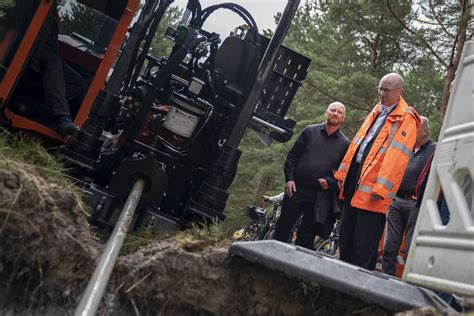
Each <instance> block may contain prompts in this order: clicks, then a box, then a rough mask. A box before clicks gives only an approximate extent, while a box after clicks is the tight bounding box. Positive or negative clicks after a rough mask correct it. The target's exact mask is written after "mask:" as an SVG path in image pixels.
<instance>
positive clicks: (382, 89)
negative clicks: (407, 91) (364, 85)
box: [376, 87, 401, 92]
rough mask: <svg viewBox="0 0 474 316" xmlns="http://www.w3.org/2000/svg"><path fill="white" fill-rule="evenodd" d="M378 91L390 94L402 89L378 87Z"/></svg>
mask: <svg viewBox="0 0 474 316" xmlns="http://www.w3.org/2000/svg"><path fill="white" fill-rule="evenodd" d="M376 89H377V91H378V92H390V91H393V90H398V89H401V88H393V89H389V88H385V87H376Z"/></svg>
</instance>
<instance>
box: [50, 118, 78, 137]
mask: <svg viewBox="0 0 474 316" xmlns="http://www.w3.org/2000/svg"><path fill="white" fill-rule="evenodd" d="M53 121H54V127H53V128H54V130H56V132H58V133H59V134H61V135H63V136H66V135H72V134H74V132H75V131H76V130H77V129H79V127H77V125H76V124H74V123H73V122H72V120H71V118H70V117H69V116H67V115H60V116H55V117H54V118H53Z"/></svg>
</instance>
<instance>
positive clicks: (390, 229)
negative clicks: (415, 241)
mask: <svg viewBox="0 0 474 316" xmlns="http://www.w3.org/2000/svg"><path fill="white" fill-rule="evenodd" d="M418 212H419V208H418V207H416V201H414V200H409V199H403V198H401V197H395V198H394V199H393V202H392V204H391V205H390V208H389V209H388V213H387V231H386V235H385V240H384V246H383V263H382V269H383V272H384V273H387V274H390V275H395V272H396V266H397V257H398V251H399V249H400V245H401V243H402V238H403V233H405V231H406V233H405V234H406V235H405V245H406V248H405V253H406V254H407V255H408V251H409V249H410V243H411V239H412V237H413V232H414V231H415V225H416V219H417V218H418Z"/></svg>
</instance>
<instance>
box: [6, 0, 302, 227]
mask: <svg viewBox="0 0 474 316" xmlns="http://www.w3.org/2000/svg"><path fill="white" fill-rule="evenodd" d="M171 3H172V1H171V0H161V1H158V0H149V1H146V3H144V4H143V5H142V6H141V3H140V1H139V0H100V1H87V0H78V1H77V2H76V1H69V2H67V3H66V4H64V5H63V6H62V7H59V8H60V10H59V17H61V16H62V17H63V19H65V17H66V18H67V21H66V19H65V21H63V22H61V21H59V25H60V34H59V36H58V40H59V54H60V56H61V57H62V58H63V59H64V62H66V63H68V64H69V65H71V66H72V67H73V68H74V69H75V70H76V71H77V72H79V73H80V74H81V75H82V76H83V77H84V78H85V79H86V82H87V83H88V84H87V88H86V91H85V92H84V93H83V96H82V99H79V100H78V99H76V100H68V101H70V102H69V105H70V110H71V114H72V116H73V120H74V123H75V124H76V125H77V126H79V127H80V129H79V130H78V131H77V132H76V133H75V134H74V135H72V136H71V137H65V136H61V135H60V134H58V133H57V132H56V131H55V130H54V129H51V128H49V127H48V125H47V122H45V121H44V120H42V116H41V114H42V113H38V112H39V111H38V108H37V105H38V104H39V103H40V102H44V92H43V82H42V77H41V73H40V69H38V67H37V66H36V65H35V62H34V56H35V54H36V51H37V50H39V49H41V45H44V43H43V42H42V40H41V38H42V33H43V32H46V31H47V30H46V29H45V28H46V25H47V23H48V18H50V17H51V15H52V14H51V11H54V10H56V1H51V0H28V1H25V0H17V1H16V2H15V5H13V6H10V7H7V8H6V9H5V11H6V12H5V14H4V17H3V18H2V19H1V21H3V22H2V24H1V26H0V32H1V33H0V35H1V38H2V44H1V49H0V61H1V63H2V70H1V71H2V72H1V74H0V75H1V77H0V78H1V83H0V111H1V114H2V118H3V125H4V126H5V125H7V126H9V127H10V128H13V129H20V130H26V131H29V132H31V133H35V134H36V135H40V136H41V137H42V138H43V139H44V138H47V139H48V140H49V141H50V142H51V141H53V142H55V144H56V145H57V146H60V147H59V149H58V153H59V155H60V156H61V157H62V158H63V159H64V160H65V162H66V163H67V164H68V166H69V167H70V168H71V170H72V172H73V173H74V174H75V175H76V176H77V178H78V179H80V180H81V183H83V185H84V189H85V190H86V191H87V192H88V196H87V202H88V204H89V205H90V207H91V208H92V210H93V213H94V221H95V222H96V223H97V224H100V225H103V226H107V227H114V226H115V223H116V222H117V219H118V217H119V215H120V207H121V206H123V205H124V203H125V201H126V198H127V197H128V195H129V193H130V191H131V188H132V187H133V184H134V183H135V182H136V181H137V180H138V179H141V180H143V181H144V187H143V192H142V194H141V197H140V201H139V204H138V212H137V214H136V216H134V218H133V226H134V227H137V226H141V227H150V228H153V229H163V228H166V227H175V226H179V227H181V228H182V227H188V226H189V225H191V224H192V223H194V222H197V221H198V222H202V221H204V222H211V221H214V220H220V221H222V220H224V218H225V215H224V212H223V211H224V208H225V205H226V200H227V197H228V192H227V191H228V188H229V186H230V185H231V183H232V181H233V178H234V176H235V173H236V170H237V164H238V161H239V158H240V154H241V152H240V151H239V150H238V146H239V143H240V140H241V139H242V137H243V135H244V131H245V129H246V127H250V128H252V129H253V130H254V131H255V132H257V133H258V135H259V137H260V138H261V139H262V140H263V141H264V142H265V143H267V144H270V143H271V142H272V141H273V140H276V141H279V142H285V141H287V140H289V139H290V138H291V136H292V133H293V128H294V126H295V122H294V121H293V120H290V119H287V118H286V117H285V115H286V113H287V111H288V109H289V106H290V104H291V101H292V99H293V97H294V96H295V93H296V91H297V89H298V88H299V87H300V86H301V84H302V82H303V80H304V78H305V76H306V72H307V69H308V66H309V64H310V60H309V59H308V58H306V57H304V56H302V55H300V54H298V53H296V52H294V51H292V50H291V49H289V48H287V47H285V46H282V45H281V43H282V40H283V38H284V36H285V33H286V31H287V29H288V26H289V25H290V22H291V20H292V15H293V14H294V12H295V10H296V9H297V5H295V4H292V6H291V7H289V8H287V10H286V12H285V15H283V16H282V20H281V21H280V25H279V27H278V28H277V29H276V31H275V33H274V36H273V37H272V39H271V40H270V39H269V38H267V37H264V36H262V35H261V34H260V33H259V30H258V26H257V24H256V22H255V20H254V19H253V17H252V16H251V15H250V14H249V12H248V11H247V10H246V9H245V8H243V7H241V6H240V5H237V4H232V3H224V4H217V5H212V6H210V7H207V8H202V7H201V5H200V3H199V1H189V3H188V5H187V7H186V10H185V11H184V14H183V16H182V19H181V20H180V21H179V24H178V26H177V27H175V28H172V27H169V28H168V29H167V31H166V34H165V36H166V37H167V38H168V39H169V40H170V41H171V42H172V43H173V48H172V51H171V54H169V56H153V55H151V54H150V47H151V44H152V41H153V39H154V37H155V33H156V31H157V29H158V26H159V24H160V21H161V19H162V17H163V16H164V14H165V11H166V9H167V8H168V7H169V6H170V4H171ZM72 8H75V10H72ZM221 9H226V10H230V11H231V12H232V13H234V14H237V15H238V16H239V17H240V18H242V21H243V25H242V26H236V28H235V29H234V31H233V32H232V33H231V34H230V36H228V37H225V38H221V35H219V34H216V33H214V32H208V31H206V30H204V29H203V28H202V26H203V24H204V22H205V21H206V19H207V18H208V17H209V16H211V15H212V14H213V13H214V12H216V11H218V10H221ZM78 13H81V14H82V15H83V17H71V15H73V14H78ZM20 17H21V18H20ZM74 18H75V20H76V21H81V20H80V18H82V19H83V20H84V18H86V19H87V18H89V19H90V21H91V23H90V25H89V24H87V25H83V24H80V23H76V24H75V25H73V26H74V27H75V28H72V30H71V26H69V27H67V28H66V27H64V28H63V29H68V31H67V32H65V31H64V32H61V23H63V24H64V25H65V26H67V23H66V22H68V21H69V22H70V21H71V20H74ZM69 24H70V23H69ZM66 88H67V87H66ZM66 90H67V89H66Z"/></svg>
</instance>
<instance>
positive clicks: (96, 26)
mask: <svg viewBox="0 0 474 316" xmlns="http://www.w3.org/2000/svg"><path fill="white" fill-rule="evenodd" d="M139 4H140V1H139V0H94V1H91V0H78V1H74V0H69V1H65V2H64V3H62V4H61V5H57V2H56V1H50V0H16V1H15V2H14V3H13V4H12V5H11V6H8V7H6V8H3V16H2V17H0V64H1V67H0V116H1V119H2V121H3V123H2V124H3V125H9V126H10V127H13V128H18V129H26V130H30V131H34V132H37V133H39V134H42V135H46V136H48V137H49V138H52V139H55V140H57V141H59V142H65V141H66V137H63V136H61V135H60V134H58V133H57V132H56V131H54V130H53V129H52V128H50V127H48V126H51V124H50V122H49V121H48V115H47V114H48V113H45V112H48V109H49V108H48V107H49V106H50V105H49V104H48V102H47V100H46V98H45V95H44V85H45V82H44V73H43V70H42V65H41V63H40V62H39V60H40V57H39V56H40V55H41V50H42V49H43V48H44V45H46V41H47V37H48V33H49V32H50V30H51V26H52V24H54V23H55V24H56V26H57V27H58V29H59V32H58V33H59V34H58V36H57V37H58V45H57V52H58V54H59V56H60V58H61V59H62V63H63V69H64V73H65V96H66V100H67V101H68V106H69V111H70V113H71V116H72V119H73V120H74V123H75V124H76V125H78V126H82V124H83V123H84V121H85V120H86V118H87V116H88V114H89V111H90V109H91V107H92V104H93V102H94V100H95V98H96V96H97V93H98V92H99V91H100V89H102V88H103V86H104V84H105V82H106V81H107V77H108V74H109V72H110V70H111V69H112V66H113V64H114V62H115V60H116V57H117V55H118V53H119V49H120V47H121V45H122V42H123V40H124V39H125V36H126V33H127V31H128V27H129V25H130V24H131V22H132V19H133V16H134V15H135V13H136V11H137V10H138V7H139ZM69 69H72V70H73V71H74V72H75V74H77V75H79V77H76V76H72V77H71V76H69V77H68V70H69Z"/></svg>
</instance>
